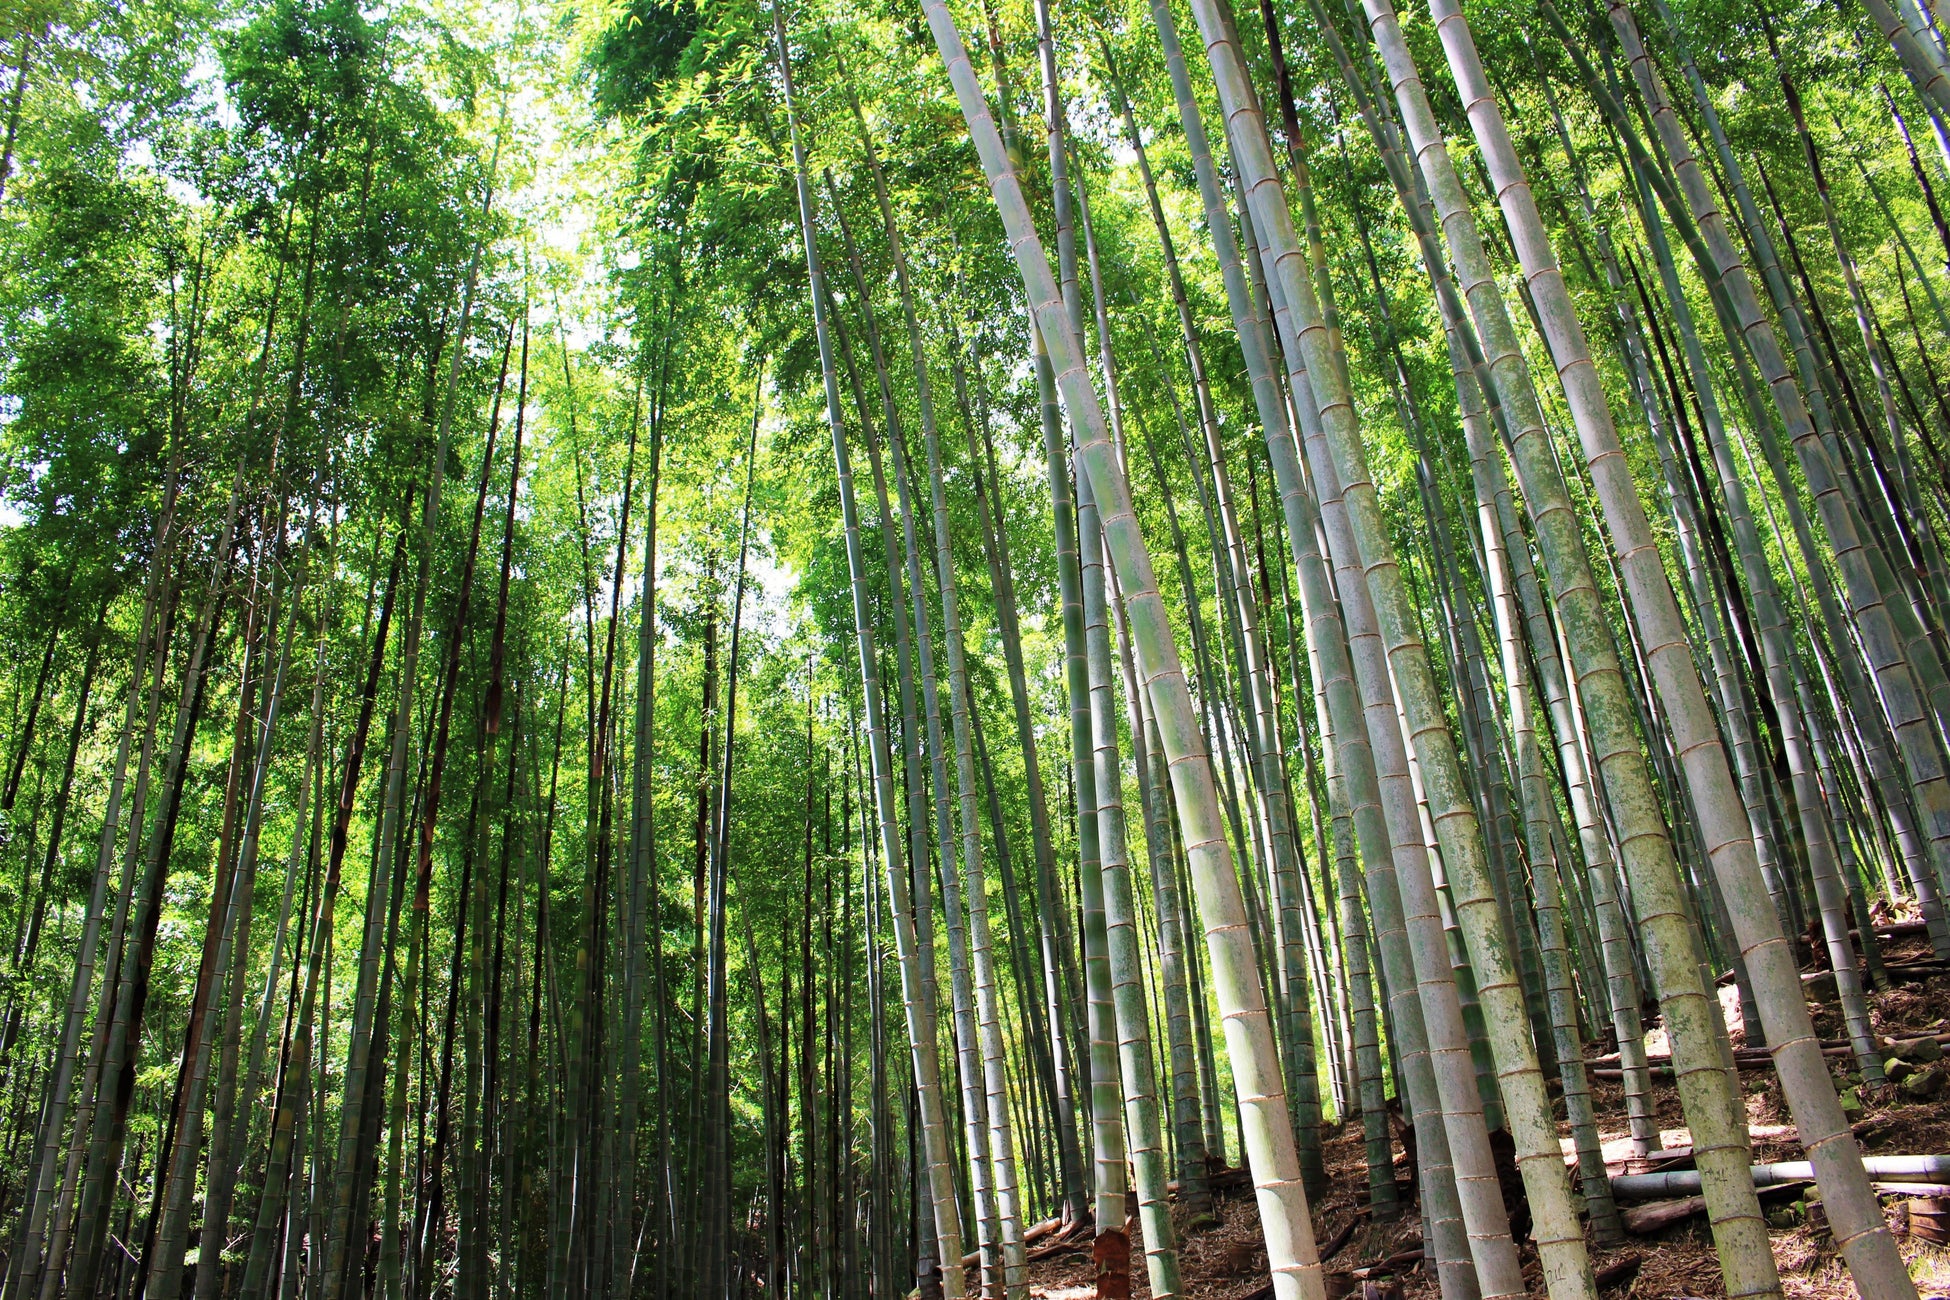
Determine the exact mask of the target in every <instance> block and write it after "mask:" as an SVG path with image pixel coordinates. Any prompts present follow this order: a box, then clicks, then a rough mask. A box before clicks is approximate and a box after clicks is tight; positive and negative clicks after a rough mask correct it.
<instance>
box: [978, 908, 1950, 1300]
mask: <svg viewBox="0 0 1950 1300" xmlns="http://www.w3.org/2000/svg"><path fill="white" fill-rule="evenodd" d="M1883 952H1884V958H1885V960H1886V961H1888V962H1890V963H1891V964H1908V963H1928V962H1929V959H1930V953H1929V950H1928V945H1927V941H1925V940H1922V939H1921V938H1920V937H1918V938H1916V939H1914V940H1911V939H1908V938H1905V939H1903V940H1896V941H1890V940H1885V941H1884V943H1883ZM1927 968H1928V967H1927V965H1926V966H1925V969H1927ZM1917 973H1918V974H1920V973H1921V972H1917ZM1814 987H1815V988H1816V989H1817V990H1819V988H1820V987H1821V986H1820V984H1819V983H1817V984H1815V985H1814ZM1830 987H1831V989H1832V985H1831V986H1830ZM1722 994H1723V998H1724V1000H1725V1002H1726V1003H1727V1004H1728V1010H1729V1012H1730V1015H1729V1020H1730V1022H1731V1023H1732V1024H1733V1025H1734V1031H1733V1037H1734V1042H1735V1045H1736V1046H1739V1045H1740V1042H1741V1038H1742V1033H1741V1028H1740V1025H1739V1008H1738V1003H1737V1000H1736V999H1735V998H1734V996H1733V989H1732V987H1731V985H1730V984H1729V985H1724V986H1723V987H1722ZM1870 996H1871V1016H1872V1018H1873V1021H1874V1027H1875V1031H1876V1034H1877V1038H1878V1041H1879V1042H1880V1041H1884V1040H1888V1041H1894V1042H1900V1041H1904V1040H1909V1039H1915V1038H1919V1037H1923V1036H1928V1035H1942V1034H1946V1033H1947V1032H1950V975H1942V974H1937V975H1931V976H1929V977H1927V978H1921V979H1915V978H1912V980H1911V982H1908V983H1903V982H1898V983H1896V985H1895V986H1894V987H1893V988H1891V989H1890V990H1889V991H1888V992H1886V993H1872V994H1871V995H1870ZM1812 1009H1813V1010H1814V1012H1815V1028H1816V1031H1817V1032H1818V1033H1819V1034H1821V1036H1822V1038H1823V1040H1824V1041H1834V1040H1837V1039H1839V1038H1840V1037H1841V1036H1842V1033H1843V1029H1842V1024H1841V1019H1840V1016H1839V1015H1838V1014H1837V1012H1836V1010H1835V1008H1834V1006H1833V1004H1832V1003H1831V1004H1828V1005H1826V1006H1824V1005H1822V1004H1820V1003H1815V1004H1813V1006H1812ZM1653 1037H1654V1039H1655V1040H1656V1039H1657V1037H1659V1035H1658V1033H1657V1031H1656V1030H1655V1031H1654V1035H1653ZM1649 1046H1650V1047H1651V1048H1652V1050H1654V1051H1655V1052H1656V1051H1659V1050H1663V1049H1662V1045H1661V1044H1660V1043H1658V1042H1657V1041H1653V1042H1651V1043H1650V1044H1649ZM1947 1050H1950V1049H1947ZM1830 1060H1831V1062H1832V1063H1835V1066H1836V1069H1837V1070H1838V1071H1839V1070H1840V1069H1843V1068H1847V1067H1846V1058H1837V1057H1832V1056H1831V1058H1830ZM1923 1068H1924V1069H1925V1070H1930V1069H1934V1070H1936V1071H1938V1072H1940V1073H1942V1074H1950V1059H1946V1060H1943V1061H1939V1062H1937V1063H1936V1064H1934V1065H1926V1066H1924V1067H1923ZM1740 1077H1741V1084H1742V1087H1743V1090H1744V1092H1745V1094H1746V1099H1747V1114H1748V1119H1749V1122H1750V1124H1751V1126H1752V1129H1751V1131H1752V1135H1753V1145H1754V1160H1755V1162H1756V1163H1763V1162H1772V1161H1779V1160H1800V1159H1805V1156H1804V1155H1803V1154H1802V1152H1801V1149H1800V1146H1799V1145H1798V1143H1797V1142H1796V1141H1795V1139H1794V1128H1793V1123H1792V1120H1791V1117H1790V1116H1789V1114H1788V1110H1787V1104H1786V1102H1785V1101H1784V1100H1783V1099H1782V1096H1781V1090H1780V1085H1779V1083H1778V1081H1777V1080H1776V1079H1775V1077H1774V1075H1773V1072H1772V1070H1770V1069H1765V1068H1762V1069H1743V1070H1742V1071H1741V1076H1740ZM1653 1093H1654V1102H1655V1105H1656V1114H1657V1119H1658V1123H1659V1126H1660V1137H1661V1140H1662V1144H1663V1146H1664V1147H1665V1148H1666V1149H1668V1150H1676V1149H1678V1148H1683V1147H1686V1146H1688V1145H1689V1144H1690V1138H1689V1135H1688V1133H1687V1130H1686V1121H1685V1117H1684V1115H1683V1114H1682V1113H1681V1111H1680V1106H1679V1099H1678V1096H1677V1094H1676V1093H1675V1092H1674V1090H1673V1087H1672V1084H1671V1082H1670V1081H1669V1080H1658V1079H1655V1081H1654V1085H1653ZM1593 1094H1594V1100H1595V1102H1596V1104H1597V1108H1598V1123H1599V1130H1600V1135H1601V1137H1602V1138H1603V1140H1604V1147H1605V1155H1606V1159H1607V1164H1608V1168H1609V1169H1610V1172H1611V1173H1612V1174H1614V1175H1617V1174H1623V1173H1628V1172H1630V1173H1638V1172H1645V1171H1646V1170H1647V1169H1648V1167H1679V1168H1685V1167H1690V1162H1689V1161H1679V1162H1676V1163H1675V1164H1674V1165H1671V1166H1660V1165H1657V1159H1656V1153H1655V1157H1654V1160H1653V1161H1649V1162H1638V1161H1629V1160H1628V1157H1629V1151H1628V1150H1627V1133H1626V1127H1625V1108H1624V1095H1623V1092H1622V1090H1621V1088H1620V1086H1619V1084H1618V1083H1617V1082H1616V1081H1607V1080H1594V1082H1593ZM1858 1096H1859V1102H1860V1109H1859V1110H1856V1111H1853V1112H1851V1114H1852V1116H1853V1118H1854V1119H1855V1121H1856V1123H1855V1131H1856V1133H1857V1135H1858V1136H1859V1137H1860V1138H1861V1140H1862V1143H1863V1146H1864V1149H1865V1151H1866V1152H1867V1153H1869V1154H1872V1155H1934V1154H1946V1153H1950V1086H1944V1087H1940V1088H1938V1090H1937V1092H1936V1094H1935V1096H1933V1097H1931V1098H1929V1099H1927V1100H1916V1099H1915V1098H1913V1097H1911V1096H1908V1095H1905V1094H1904V1093H1903V1091H1902V1090H1900V1089H1899V1088H1897V1087H1895V1086H1893V1085H1891V1086H1888V1087H1884V1088H1880V1089H1869V1088H1862V1089H1859V1090H1858ZM1566 1146H1567V1148H1568V1146H1569V1141H1568V1139H1567V1140H1566ZM1324 1154H1325V1159H1326V1165H1327V1174H1328V1180H1329V1191H1328V1192H1327V1194H1326V1195H1325V1196H1322V1197H1318V1198H1316V1199H1315V1201H1314V1203H1313V1218H1314V1234H1315V1239H1316V1240H1317V1241H1318V1242H1320V1243H1321V1244H1322V1248H1323V1249H1326V1248H1328V1247H1330V1246H1333V1245H1334V1244H1335V1243H1336V1242H1337V1241H1339V1242H1341V1243H1342V1244H1341V1245H1340V1246H1339V1248H1338V1249H1336V1250H1334V1251H1333V1253H1332V1254H1331V1255H1330V1256H1329V1258H1328V1259H1327V1260H1326V1267H1327V1271H1328V1289H1327V1294H1328V1296H1329V1298H1330V1300H1334V1297H1337V1296H1352V1297H1355V1298H1356V1300H1360V1297H1362V1295H1363V1290H1364V1286H1363V1283H1364V1282H1367V1281H1372V1282H1374V1283H1375V1284H1376V1285H1375V1286H1374V1287H1373V1288H1371V1289H1368V1290H1367V1295H1368V1296H1370V1297H1374V1298H1375V1300H1396V1298H1399V1300H1435V1297H1436V1296H1437V1295H1438V1291H1437V1288H1436V1285H1435V1280H1434V1277H1433V1276H1432V1275H1428V1274H1424V1273H1423V1271H1422V1270H1421V1268H1420V1267H1419V1265H1418V1264H1417V1263H1415V1262H1411V1261H1391V1260H1390V1259H1389V1257H1390V1256H1394V1255H1397V1254H1398V1253H1401V1252H1414V1251H1416V1250H1418V1248H1419V1247H1420V1245H1421V1227H1420V1224H1419V1222H1418V1221H1417V1216H1416V1214H1415V1212H1414V1206H1413V1205H1412V1204H1411V1205H1409V1206H1408V1207H1407V1212H1406V1213H1404V1215H1403V1216H1402V1217H1401V1218H1400V1219H1399V1220H1397V1221H1396V1222H1394V1223H1391V1224H1381V1225H1369V1224H1367V1223H1365V1219H1366V1216H1367V1212H1368V1211H1367V1175H1366V1169H1365V1165H1364V1162H1363V1153H1362V1144H1361V1130H1360V1126H1359V1125H1358V1124H1347V1125H1335V1126H1330V1127H1329V1128H1328V1130H1327V1133H1326V1142H1325V1146H1324ZM1628 1164H1629V1167H1628ZM1396 1173H1397V1177H1398V1182H1399V1181H1400V1180H1401V1179H1405V1178H1408V1177H1409V1176H1410V1175H1409V1174H1408V1172H1407V1169H1406V1163H1405V1158H1404V1157H1403V1155H1402V1153H1401V1150H1400V1144H1399V1142H1398V1143H1397V1144H1396ZM1513 1179H1514V1175H1513ZM1219 1181H1220V1182H1227V1181H1231V1182H1233V1183H1234V1185H1232V1186H1229V1187H1226V1188H1225V1189H1224V1190H1221V1191H1219V1192H1217V1193H1215V1198H1214V1199H1215V1205H1214V1215H1215V1218H1216V1219H1217V1222H1216V1223H1215V1224H1212V1225H1210V1226H1206V1227H1203V1228H1200V1229H1198V1230H1196V1231H1191V1232H1185V1231H1184V1230H1183V1228H1182V1227H1181V1237H1180V1241H1179V1261H1180V1268H1181V1270H1182V1274H1183V1280H1184V1287H1185V1289H1184V1294H1185V1295H1186V1296H1188V1297H1196V1298H1197V1300H1262V1298H1264V1297H1270V1296H1271V1294H1272V1292H1271V1289H1270V1284H1269V1280H1268V1275H1267V1269H1266V1249H1265V1243H1264V1241H1263V1239H1262V1237H1261V1235H1260V1229H1259V1216H1258V1209H1257V1207H1256V1205H1255V1204H1254V1201H1253V1197H1252V1193H1251V1189H1250V1188H1249V1187H1247V1186H1246V1185H1244V1180H1243V1179H1242V1178H1238V1177H1236V1176H1235V1178H1233V1179H1231V1180H1228V1179H1226V1178H1225V1177H1224V1176H1221V1177H1220V1179H1219ZM1404 1185H1405V1184H1404ZM1512 1192H1514V1193H1515V1199H1520V1198H1521V1193H1520V1191H1517V1190H1516V1189H1514V1188H1510V1189H1506V1199H1511V1197H1512ZM1814 1195H1815V1193H1814V1188H1813V1187H1812V1186H1810V1185H1808V1184H1795V1185H1789V1186H1787V1187H1783V1188H1778V1189H1771V1190H1770V1191H1768V1192H1766V1193H1764V1194H1763V1202H1762V1208H1763V1209H1764V1210H1766V1211H1767V1212H1768V1218H1769V1223H1770V1225H1772V1226H1771V1233H1770V1235H1771V1236H1772V1239H1773V1244H1774V1258H1775V1260H1776V1262H1777V1263H1778V1264H1779V1266H1780V1271H1781V1280H1782V1283H1783V1290H1784V1292H1785V1294H1786V1296H1787V1297H1788V1300H1831V1298H1832V1300H1850V1298H1852V1297H1854V1296H1855V1288H1854V1286H1853V1285H1852V1284H1851V1282H1850V1281H1849V1277H1848V1271H1847V1269H1846V1267H1845V1266H1844V1265H1843V1264H1842V1262H1841V1260H1840V1258H1839V1256H1838V1255H1837V1254H1836V1252H1835V1246H1834V1241H1833V1239H1832V1237H1831V1236H1830V1235H1829V1233H1828V1229H1827V1225H1826V1223H1825V1221H1824V1219H1823V1217H1822V1214H1821V1210H1820V1205H1819V1202H1818V1200H1814V1199H1811V1198H1813V1197H1814ZM1935 1204H1937V1205H1939V1206H1941V1205H1945V1204H1950V1202H1943V1201H1939V1202H1936V1203H1935ZM1882 1205H1883V1211H1884V1214H1885V1215H1886V1216H1887V1217H1888V1219H1889V1222H1890V1225H1891V1227H1892V1229H1894V1230H1895V1231H1896V1232H1897V1234H1898V1242H1899V1245H1900V1247H1901V1249H1902V1253H1903V1257H1904V1258H1905V1259H1906V1260H1908V1261H1909V1263H1910V1272H1911V1274H1912V1275H1913V1276H1914V1277H1915V1279H1916V1283H1917V1289H1918V1291H1919V1292H1920V1294H1921V1295H1922V1297H1923V1298H1924V1300H1950V1246H1944V1245H1932V1244H1930V1243H1928V1242H1925V1241H1923V1240H1921V1239H1920V1238H1919V1237H1917V1236H1914V1235H1911V1233H1910V1232H1909V1205H1910V1203H1909V1201H1908V1200H1907V1199H1906V1198H1903V1197H1900V1196H1884V1197H1883V1198H1882ZM1627 1208H1629V1207H1627ZM1174 1218H1175V1219H1178V1220H1179V1221H1180V1223H1181V1224H1182V1223H1183V1216H1182V1214H1174ZM1938 1222H1941V1220H1938ZM1130 1226H1131V1294H1132V1296H1133V1297H1137V1298H1138V1300H1149V1297H1150V1294H1151V1293H1150V1288H1149V1287H1148V1286H1147V1284H1146V1280H1145V1272H1144V1248H1143V1242H1142V1239H1141V1236H1140V1233H1139V1230H1138V1225H1137V1223H1136V1221H1135V1219H1134V1220H1133V1221H1132V1223H1131V1225H1130ZM1350 1226H1352V1227H1353V1229H1354V1230H1353V1232H1352V1234H1351V1235H1344V1234H1346V1230H1347V1229H1348V1228H1349V1227H1350ZM1519 1249H1520V1253H1521V1256H1522V1259H1523V1262H1524V1272H1525V1276H1526V1277H1527V1278H1528V1280H1529V1282H1530V1294H1532V1295H1535V1296H1541V1295H1543V1294H1544V1285H1543V1280H1542V1275H1541V1273H1540V1271H1539V1269H1538V1265H1537V1255H1536V1250H1535V1249H1534V1247H1532V1246H1531V1245H1530V1244H1529V1243H1528V1242H1525V1243H1523V1244H1522V1245H1521V1246H1520V1248H1519ZM1034 1255H1041V1256H1042V1257H1041V1258H1033V1256H1034ZM1593 1264H1594V1265H1595V1266H1596V1267H1597V1269H1598V1271H1599V1274H1600V1283H1601V1288H1600V1289H1601V1292H1602V1295H1603V1297H1604V1300H1715V1298H1716V1297H1721V1296H1724V1295H1725V1294H1726V1291H1725V1287H1724V1285H1723V1283H1722V1281H1721V1278H1720V1270H1719V1262H1718V1259H1717V1257H1716V1256H1715V1254H1714V1250H1713V1242H1712V1237H1711V1235H1710V1234H1709V1231H1708V1228H1707V1223H1706V1217H1705V1215H1704V1214H1703V1213H1696V1214H1694V1215H1692V1216H1691V1217H1689V1218H1685V1219H1682V1220H1680V1221H1678V1222H1674V1223H1671V1224H1669V1225H1667V1226H1665V1227H1663V1228H1660V1229H1658V1230H1656V1231H1653V1232H1650V1233H1647V1234H1644V1235H1631V1236H1628V1238H1627V1241H1626V1244H1625V1245H1624V1246H1622V1247H1620V1248H1618V1249H1616V1250H1608V1251H1602V1252H1598V1253H1597V1254H1596V1255H1595V1257H1594V1259H1593ZM1092 1271H1093V1270H1092V1264H1091V1258H1090V1242H1089V1240H1088V1239H1087V1238H1085V1239H1082V1240H1080V1241H1079V1242H1076V1243H1074V1244H1072V1245H1069V1246H1062V1245H1056V1246H1044V1247H1043V1248H1042V1249H1041V1250H1038V1251H1033V1252H1032V1262H1031V1265H1030V1283H1031V1285H1030V1292H1029V1293H1030V1295H1031V1296H1034V1297H1041V1298H1042V1300H1089V1298H1090V1297H1092V1296H1094V1295H1095V1294H1096V1291H1095V1287H1094V1284H1093V1281H1092ZM977 1280H978V1279H977V1278H976V1276H975V1272H974V1270H970V1274H969V1286H970V1290H969V1293H970V1294H971V1295H973V1294H978V1292H977V1291H976V1289H975V1287H976V1284H977Z"/></svg>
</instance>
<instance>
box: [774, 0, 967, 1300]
mask: <svg viewBox="0 0 1950 1300" xmlns="http://www.w3.org/2000/svg"><path fill="white" fill-rule="evenodd" d="M772 34H773V39H774V41H775V42H776V44H777V54H778V59H779V69H780V76H781V79H782V81H783V83H784V87H785V92H786V110H787V118H788V121H789V123H790V126H791V132H792V153H793V165H794V170H795V172H796V176H797V181H798V191H799V195H798V197H799V228H800V236H801V239H802V241H803V243H804V246H805V250H806V271H807V275H808V278H809V279H810V281H811V292H812V307H813V330H814V334H815V336H816V337H817V339H818V342H819V359H820V369H821V372H822V375H823V378H824V381H825V395H826V420H827V424H828V426H829V427H830V429H831V432H832V436H833V459H834V464H835V469H836V472H837V474H838V477H839V484H840V508H841V516H842V522H843V526H844V528H845V532H846V552H847V569H848V572H849V574H850V576H851V580H852V588H853V620H854V635H855V640H856V642H857V643H858V649H859V657H860V676H861V685H862V692H863V694H864V696H865V699H866V713H867V732H868V748H869V750H870V751H871V754H872V764H873V781H874V804H875V809H876V811H877V812H878V814H879V820H880V841H881V843H880V848H881V859H882V863H883V865H884V869H885V871H886V876H887V892H888V896H889V898H890V899H891V900H892V904H893V905H892V907H891V909H890V910H891V911H892V913H893V923H894V941H895V950H896V953H897V955H898V957H899V960H900V967H901V991H902V1002H903V1004H904V1006H905V1008H906V1013H907V1031H908V1046H909V1051H910V1056H911V1059H912V1064H913V1069H914V1084H915V1093H916V1099H917V1106H918V1110H919V1112H920V1120H921V1128H922V1132H923V1148H924V1151H925V1153H926V1154H925V1158H926V1160H927V1172H928V1187H929V1191H930V1193H931V1194H932V1197H933V1201H934V1205H933V1210H934V1215H933V1218H934V1231H935V1239H936V1241H937V1242H938V1243H939V1247H940V1253H941V1258H942V1260H943V1262H944V1264H945V1265H946V1267H943V1268H942V1270H941V1282H942V1291H943V1293H944V1294H945V1295H946V1296H947V1297H948V1298H949V1300H960V1297H961V1296H962V1294H963V1291H964V1283H963V1275H962V1270H961V1265H960V1261H961V1222H960V1212H959V1210H958V1208H957V1205H956V1200H955V1171H954V1164H953V1161H952V1159H951V1157H950V1155H949V1151H948V1133H947V1127H946V1118H945V1115H944V1107H943V1105H942V1098H941V1075H940V1065H939V1062H938V1060H937V1057H936V1047H935V1026H934V1024H933V1023H932V1022H931V1019H930V1017H929V1016H928V1015H927V1014H926V1012H927V1010H929V1008H926V1007H925V1004H924V1000H923V981H922V972H921V958H920V948H919V944H918V942H917V938H916V935H915V927H914V918H913V912H912V901H911V897H910V894H909V890H908V882H907V872H906V870H905V866H904V862H903V854H902V848H901V837H900V829H899V817H898V813H897V812H896V810H895V802H894V773H893V762H892V754H891V751H890V749H889V746H888V741H887V729H886V722H885V718H884V712H885V711H884V708H883V706H882V702H881V697H880V675H879V668H878V657H877V655H876V652H875V650H874V637H873V625H872V622H871V621H870V620H871V616H870V613H869V611H870V609H871V605H870V602H869V596H868V593H867V585H866V564H865V558H864V556H863V554H862V550H863V548H862V546H861V542H860V520H859V511H858V509H857V508H856V507H855V505H854V498H853V470H852V463H851V459H850V457H849V456H848V454H847V445H846V425H845V422H844V419H843V417H842V416H841V413H840V392H839V383H838V379H837V378H836V376H835V373H834V369H833V352H832V344H831V342H830V341H829V339H828V337H827V330H826V314H825V313H826V311H827V310H828V305H829V300H828V299H827V297H826V292H825V278H824V276H823V274H822V272H821V270H820V263H819V246H818V242H817V240H816V238H815V233H814V232H815V229H816V226H815V218H814V213H813V194H812V186H811V184H810V183H809V182H808V181H807V178H806V152H805V146H804V144H803V143H801V141H800V138H799V118H798V110H797V108H796V106H795V105H794V103H793V99H792V65H791V61H790V59H788V58H787V57H786V49H785V19H784V15H783V13H782V11H781V10H780V9H779V8H778V7H777V6H774V7H773V10H772Z"/></svg>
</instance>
